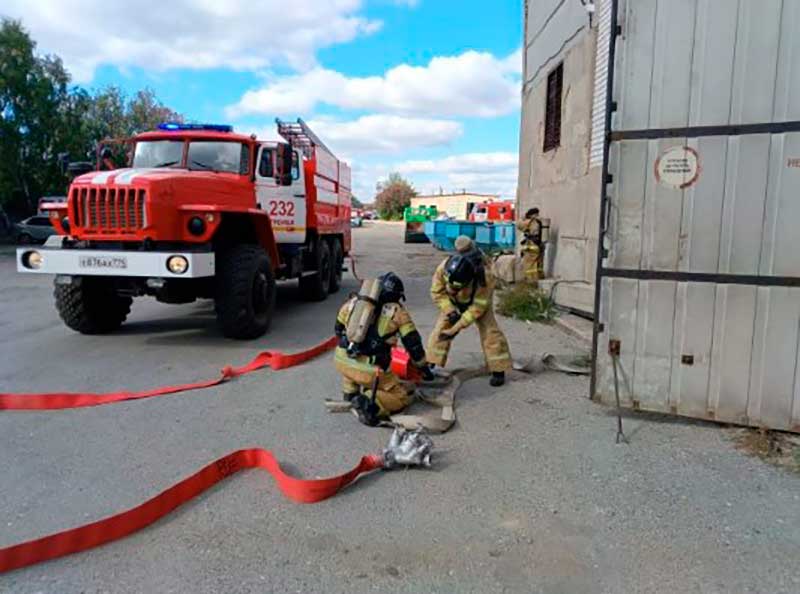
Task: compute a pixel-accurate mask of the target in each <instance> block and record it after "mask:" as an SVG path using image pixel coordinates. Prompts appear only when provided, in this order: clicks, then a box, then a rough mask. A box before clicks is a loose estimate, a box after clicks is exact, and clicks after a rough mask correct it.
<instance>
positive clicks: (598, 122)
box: [589, 0, 611, 167]
mask: <svg viewBox="0 0 800 594" xmlns="http://www.w3.org/2000/svg"><path fill="white" fill-rule="evenodd" d="M596 5H597V16H596V18H597V50H596V52H595V59H594V97H593V101H592V141H591V146H590V147H589V167H600V165H602V164H603V145H604V142H605V132H606V85H607V84H608V49H609V45H610V39H611V0H599V2H597V3H596Z"/></svg>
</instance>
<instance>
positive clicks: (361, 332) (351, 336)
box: [346, 279, 381, 357]
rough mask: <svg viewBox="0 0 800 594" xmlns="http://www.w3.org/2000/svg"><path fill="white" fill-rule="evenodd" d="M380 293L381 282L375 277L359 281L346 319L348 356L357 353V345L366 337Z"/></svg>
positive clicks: (373, 318)
mask: <svg viewBox="0 0 800 594" xmlns="http://www.w3.org/2000/svg"><path fill="white" fill-rule="evenodd" d="M380 295H381V284H380V282H378V281H377V280H376V279H366V280H364V282H362V283H361V290H360V291H359V292H358V297H357V298H356V304H355V305H354V306H353V311H352V312H351V313H350V317H349V318H348V320H347V329H346V335H347V340H348V343H349V344H348V346H347V354H348V355H349V356H350V357H355V356H356V355H358V347H359V345H360V344H361V343H362V342H364V339H366V337H367V331H368V330H369V327H370V326H371V325H372V322H373V321H374V320H375V315H376V314H377V309H378V298H379V297H380Z"/></svg>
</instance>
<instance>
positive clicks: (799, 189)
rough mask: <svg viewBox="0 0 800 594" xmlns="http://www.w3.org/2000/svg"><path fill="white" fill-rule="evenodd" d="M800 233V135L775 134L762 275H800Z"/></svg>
mask: <svg viewBox="0 0 800 594" xmlns="http://www.w3.org/2000/svg"><path fill="white" fill-rule="evenodd" d="M798 4H800V3H798ZM798 63H800V59H798ZM798 80H800V76H799V77H798ZM799 234H800V133H797V132H795V133H788V134H775V135H773V136H772V145H771V153H770V163H769V182H768V187H767V203H766V220H765V222H764V234H763V245H762V248H761V253H762V256H761V266H760V273H761V274H765V275H766V274H771V275H775V276H800V250H798V249H797V244H798V239H797V238H798V235H799Z"/></svg>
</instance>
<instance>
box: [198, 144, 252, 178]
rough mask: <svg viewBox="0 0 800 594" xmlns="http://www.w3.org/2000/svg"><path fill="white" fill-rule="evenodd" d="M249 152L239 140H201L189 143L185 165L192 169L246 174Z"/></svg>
mask: <svg viewBox="0 0 800 594" xmlns="http://www.w3.org/2000/svg"><path fill="white" fill-rule="evenodd" d="M249 156H250V152H249V150H248V147H247V145H244V144H241V143H239V142H224V141H214V140H203V141H199V140H198V141H196V142H190V143H189V151H188V153H187V155H186V166H187V167H188V168H189V169H194V170H201V171H202V170H209V171H221V172H225V173H239V174H242V175H245V174H247V172H248V169H249Z"/></svg>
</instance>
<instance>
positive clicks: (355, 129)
mask: <svg viewBox="0 0 800 594" xmlns="http://www.w3.org/2000/svg"><path fill="white" fill-rule="evenodd" d="M308 124H309V126H310V127H311V129H312V130H314V131H315V132H316V133H317V134H318V135H319V136H320V138H322V139H323V140H324V141H325V144H327V145H328V146H330V147H331V150H333V151H334V152H341V153H349V152H357V153H396V152H399V151H403V150H409V149H414V148H421V147H431V146H441V145H446V144H449V143H451V142H452V141H454V140H455V139H457V138H459V137H460V136H461V134H462V133H463V126H462V124H461V123H459V122H453V121H449V120H435V119H423V118H406V117H401V116H392V115H381V114H375V115H367V116H363V117H360V118H358V119H355V120H351V121H339V120H333V119H316V120H311V121H309V122H308Z"/></svg>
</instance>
